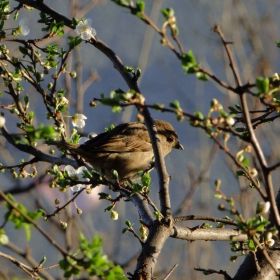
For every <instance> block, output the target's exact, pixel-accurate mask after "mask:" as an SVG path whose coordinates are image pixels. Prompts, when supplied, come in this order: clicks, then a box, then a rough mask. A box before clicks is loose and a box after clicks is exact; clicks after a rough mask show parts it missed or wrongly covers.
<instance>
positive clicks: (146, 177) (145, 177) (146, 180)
mask: <svg viewBox="0 0 280 280" xmlns="http://www.w3.org/2000/svg"><path fill="white" fill-rule="evenodd" d="M141 182H142V184H143V186H145V187H149V186H150V185H151V176H150V173H146V174H144V175H143V176H142V177H141Z"/></svg>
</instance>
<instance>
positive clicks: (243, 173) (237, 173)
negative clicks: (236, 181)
mask: <svg viewBox="0 0 280 280" xmlns="http://www.w3.org/2000/svg"><path fill="white" fill-rule="evenodd" d="M236 175H237V177H240V176H246V173H245V172H244V171H243V170H237V171H236Z"/></svg>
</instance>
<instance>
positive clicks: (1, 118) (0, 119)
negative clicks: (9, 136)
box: [0, 116, 6, 128]
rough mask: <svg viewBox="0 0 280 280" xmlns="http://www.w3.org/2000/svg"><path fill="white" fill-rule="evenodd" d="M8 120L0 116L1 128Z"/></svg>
mask: <svg viewBox="0 0 280 280" xmlns="http://www.w3.org/2000/svg"><path fill="white" fill-rule="evenodd" d="M5 122H6V119H5V118H4V117H2V116H0V128H1V127H3V126H4V125H5Z"/></svg>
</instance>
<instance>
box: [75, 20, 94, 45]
mask: <svg viewBox="0 0 280 280" xmlns="http://www.w3.org/2000/svg"><path fill="white" fill-rule="evenodd" d="M91 23H92V21H91V19H90V18H87V19H84V20H81V21H80V22H79V23H78V25H77V26H76V29H75V31H76V32H77V33H78V34H79V35H80V36H81V38H82V39H83V40H89V39H90V38H92V37H94V36H95V35H96V30H95V29H94V28H93V27H91Z"/></svg>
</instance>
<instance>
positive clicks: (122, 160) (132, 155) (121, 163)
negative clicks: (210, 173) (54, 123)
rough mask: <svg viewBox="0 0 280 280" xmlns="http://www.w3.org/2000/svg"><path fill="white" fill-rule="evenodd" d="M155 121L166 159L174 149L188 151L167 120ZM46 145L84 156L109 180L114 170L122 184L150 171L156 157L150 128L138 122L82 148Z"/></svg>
mask: <svg viewBox="0 0 280 280" xmlns="http://www.w3.org/2000/svg"><path fill="white" fill-rule="evenodd" d="M154 122H155V126H156V129H157V132H158V134H157V136H158V138H159V140H160V145H161V149H162V153H163V155H164V156H166V155H167V154H168V153H169V152H170V151H171V149H172V148H174V149H179V150H183V149H184V148H183V146H182V145H181V143H180V142H179V140H178V136H177V134H176V132H175V129H174V128H173V126H172V125H171V124H170V123H168V122H166V121H163V120H154ZM45 143H46V144H48V145H55V146H56V147H58V148H60V149H63V150H68V151H70V153H71V154H75V155H78V156H80V157H81V158H82V159H83V160H84V161H85V162H87V163H89V164H90V165H91V166H92V167H93V169H94V170H95V171H97V172H98V173H100V174H102V175H104V176H105V177H106V178H110V179H111V178H112V170H116V171H117V173H118V180H119V182H125V181H129V182H131V181H132V180H134V179H136V178H137V177H138V176H139V175H138V174H139V172H140V171H144V170H148V168H149V167H150V166H151V162H152V159H153V157H154V152H153V148H152V144H151V140H150V136H149V133H148V129H147V127H146V125H145V124H144V123H137V122H130V123H123V124H120V125H118V126H116V127H115V128H113V129H112V130H110V131H107V132H103V133H100V134H98V135H97V136H95V137H94V138H92V139H90V140H88V141H86V142H85V143H84V144H81V145H79V144H74V143H69V142H66V141H64V140H62V141H55V140H47V141H46V142H45Z"/></svg>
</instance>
